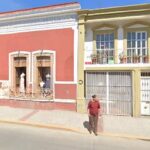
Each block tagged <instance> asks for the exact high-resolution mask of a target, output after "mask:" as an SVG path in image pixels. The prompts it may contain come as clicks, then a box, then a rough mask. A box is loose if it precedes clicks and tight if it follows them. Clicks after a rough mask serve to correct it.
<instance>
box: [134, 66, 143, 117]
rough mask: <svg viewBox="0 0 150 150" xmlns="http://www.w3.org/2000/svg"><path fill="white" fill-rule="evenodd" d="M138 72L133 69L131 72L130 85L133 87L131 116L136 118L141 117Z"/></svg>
mask: <svg viewBox="0 0 150 150" xmlns="http://www.w3.org/2000/svg"><path fill="white" fill-rule="evenodd" d="M140 81H141V80H140V70H138V69H135V70H134V71H133V72H132V83H133V84H132V85H133V116H134V117H138V116H140V115H141V108H140V93H141V92H140Z"/></svg>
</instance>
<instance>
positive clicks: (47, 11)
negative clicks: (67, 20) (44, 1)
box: [0, 3, 80, 22]
mask: <svg viewBox="0 0 150 150" xmlns="http://www.w3.org/2000/svg"><path fill="white" fill-rule="evenodd" d="M78 10H80V5H79V4H78V3H75V4H72V5H71V4H70V5H60V6H59V5H57V7H56V6H55V7H50V6H49V7H44V8H39V9H38V8H37V9H29V10H20V11H15V12H6V13H1V14H0V22H5V21H14V20H19V19H24V20H25V19H28V18H35V17H38V18H40V17H44V16H49V15H60V14H67V13H73V12H74V13H76V12H77V11H78Z"/></svg>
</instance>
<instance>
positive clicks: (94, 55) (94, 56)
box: [91, 54, 97, 64]
mask: <svg viewBox="0 0 150 150" xmlns="http://www.w3.org/2000/svg"><path fill="white" fill-rule="evenodd" d="M91 60H92V64H96V63H97V54H91Z"/></svg>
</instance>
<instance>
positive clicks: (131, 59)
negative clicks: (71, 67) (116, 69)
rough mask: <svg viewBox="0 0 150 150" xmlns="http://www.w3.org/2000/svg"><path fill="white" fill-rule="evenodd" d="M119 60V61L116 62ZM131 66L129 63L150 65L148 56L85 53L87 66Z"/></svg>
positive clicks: (98, 52)
mask: <svg viewBox="0 0 150 150" xmlns="http://www.w3.org/2000/svg"><path fill="white" fill-rule="evenodd" d="M115 59H117V60H115ZM115 62H116V63H117V64H129V63H134V64H135V63H149V58H148V55H133V56H126V55H122V56H120V55H119V54H118V57H115V55H114V50H112V51H109V52H108V51H107V53H106V51H105V52H104V51H101V52H100V51H93V50H91V51H85V64H115Z"/></svg>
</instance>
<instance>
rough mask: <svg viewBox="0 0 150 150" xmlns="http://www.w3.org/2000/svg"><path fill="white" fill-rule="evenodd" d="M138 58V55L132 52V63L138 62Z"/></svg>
mask: <svg viewBox="0 0 150 150" xmlns="http://www.w3.org/2000/svg"><path fill="white" fill-rule="evenodd" d="M139 58H140V56H139V55H137V54H134V55H133V63H138V62H139Z"/></svg>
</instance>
